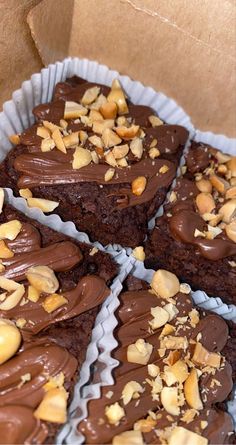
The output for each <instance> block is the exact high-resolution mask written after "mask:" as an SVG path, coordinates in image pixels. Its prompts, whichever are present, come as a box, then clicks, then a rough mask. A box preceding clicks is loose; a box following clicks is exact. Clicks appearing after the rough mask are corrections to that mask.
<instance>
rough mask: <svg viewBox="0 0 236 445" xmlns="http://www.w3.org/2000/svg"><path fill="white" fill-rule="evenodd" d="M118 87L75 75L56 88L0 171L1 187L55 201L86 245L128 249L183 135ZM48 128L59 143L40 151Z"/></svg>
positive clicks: (153, 206)
mask: <svg viewBox="0 0 236 445" xmlns="http://www.w3.org/2000/svg"><path fill="white" fill-rule="evenodd" d="M117 82H118V81H115V83H113V86H112V89H111V90H110V88H108V87H105V86H101V85H95V84H92V83H89V82H86V81H84V80H83V79H79V78H76V77H75V78H72V80H70V79H68V80H67V81H66V82H64V83H59V84H58V85H57V86H56V87H55V93H54V98H53V101H52V102H51V103H49V104H44V105H39V106H38V107H36V108H35V109H34V114H35V117H36V119H37V124H35V125H33V127H31V128H30V129H28V130H26V131H25V132H24V133H22V134H21V135H20V137H19V144H18V145H17V146H16V147H15V148H14V149H13V150H12V151H11V152H10V153H9V155H8V156H7V158H6V159H5V161H4V162H3V163H2V165H1V166H0V171H1V179H0V185H2V186H6V185H7V186H10V187H12V188H13V190H14V193H15V194H18V193H19V189H20V190H22V189H25V188H27V189H30V191H31V193H33V197H37V198H44V199H47V200H50V201H54V202H55V203H58V206H57V207H56V208H55V209H54V211H55V213H58V214H59V215H60V216H61V217H62V219H64V220H72V221H73V222H74V223H75V224H76V226H77V228H78V229H79V230H84V231H86V232H87V233H88V234H89V236H90V237H91V239H92V240H99V241H101V242H102V243H103V244H108V243H120V244H123V245H130V246H133V247H134V246H136V245H138V244H140V243H142V241H143V239H144V237H145V233H146V231H147V224H148V220H149V219H150V218H151V217H152V216H153V215H154V214H155V213H156V211H157V209H158V208H159V207H160V205H161V204H162V202H163V201H164V199H165V196H166V193H167V191H168V189H169V187H170V185H171V182H172V180H173V179H174V177H175V172H176V169H177V165H178V162H179V159H180V156H181V154H182V151H183V147H184V145H185V142H186V140H187V137H188V132H187V130H186V129H185V128H183V127H181V126H178V125H165V124H163V122H162V121H160V120H159V119H158V118H157V116H155V115H154V112H153V110H152V109H151V108H149V107H146V106H141V105H133V104H131V103H130V102H129V101H128V100H126V98H125V95H124V93H123V91H122V89H121V87H120V84H119V83H117ZM96 89H97V90H96ZM95 90H96V91H99V96H98V97H96V98H95V99H94V101H93V102H92V103H91V104H89V105H85V104H84V95H86V94H87V92H88V91H89V92H91V91H92V92H94V91H95ZM117 95H118V96H117ZM109 97H110V99H109ZM112 97H113V98H114V102H113V101H110V100H111V98H112ZM107 98H108V99H109V100H107ZM71 103H74V105H73V106H74V107H75V108H76V107H77V108H76V110H77V112H78V110H79V109H80V108H79V107H81V103H82V104H83V106H82V108H83V110H85V111H84V113H85V115H84V116H81V117H77V118H75V115H74V117H72V115H71V114H69V115H68V113H67V111H66V110H67V108H68V106H69V105H68V104H71ZM70 106H71V105H70ZM86 106H87V108H86ZM104 106H105V111H104ZM106 107H108V109H109V110H108V111H109V112H108V111H107V109H106ZM109 107H113V111H112V110H110V108H109ZM122 107H123V108H122ZM101 113H103V115H102V114H101ZM107 113H108V114H107ZM109 113H113V114H109ZM68 116H69V117H68ZM111 116H113V117H112V118H111ZM65 119H66V120H65ZM53 125H54V127H53ZM55 125H57V127H55ZM61 125H62V126H65V128H63V127H62V126H61ZM107 126H108V127H109V128H108V127H107ZM50 128H51V130H50ZM55 129H56V131H57V138H58V132H59V134H60V136H59V138H60V141H61V144H62V145H63V144H66V145H65V146H64V149H63V147H61V148H59V149H57V148H56V147H57V146H56V147H54V148H52V150H50V149H46V150H49V151H47V152H45V151H44V150H45V148H44V146H43V144H45V140H46V139H47V138H45V139H43V136H45V134H44V133H45V130H46V132H47V131H48V132H49V133H48V135H49V136H50V137H49V136H48V140H49V142H50V141H52V146H53V144H54V142H53V139H52V137H54V136H53V134H54V133H53V131H54V130H55ZM42 132H44V133H42ZM50 132H51V133H50ZM40 134H41V135H42V137H41V136H40ZM68 138H69V139H70V138H71V139H73V141H72V142H71V143H70V142H68ZM63 141H64V142H63ZM70 144H72V145H70ZM54 145H55V144H54ZM76 147H82V150H81V148H80V149H79V150H80V151H78V150H76ZM60 150H62V151H63V152H62V151H60ZM78 153H79V154H78ZM91 156H92V158H91ZM82 157H86V158H87V160H85V159H84V158H83V159H82ZM75 158H76V159H75ZM28 202H29V201H28Z"/></svg>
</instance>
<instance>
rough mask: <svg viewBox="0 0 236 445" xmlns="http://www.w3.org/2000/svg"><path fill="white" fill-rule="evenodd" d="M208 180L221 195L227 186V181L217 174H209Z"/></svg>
mask: <svg viewBox="0 0 236 445" xmlns="http://www.w3.org/2000/svg"><path fill="white" fill-rule="evenodd" d="M210 181H211V184H212V185H213V187H214V188H215V189H216V190H217V191H218V192H219V193H221V194H222V195H224V194H225V192H226V190H227V189H228V188H229V183H228V182H227V181H226V180H225V179H223V178H220V177H219V176H217V175H212V176H210Z"/></svg>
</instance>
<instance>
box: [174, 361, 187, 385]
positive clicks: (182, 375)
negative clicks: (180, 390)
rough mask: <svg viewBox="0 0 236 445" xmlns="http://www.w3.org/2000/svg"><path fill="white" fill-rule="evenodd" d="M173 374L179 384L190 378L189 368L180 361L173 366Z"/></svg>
mask: <svg viewBox="0 0 236 445" xmlns="http://www.w3.org/2000/svg"><path fill="white" fill-rule="evenodd" d="M171 372H172V373H173V374H174V376H175V378H176V381H177V382H178V383H183V382H185V380H186V379H187V377H188V367H187V365H186V363H185V362H184V361H183V360H178V361H177V362H175V364H174V365H173V366H171Z"/></svg>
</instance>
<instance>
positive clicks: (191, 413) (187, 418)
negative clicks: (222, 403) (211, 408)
mask: <svg viewBox="0 0 236 445" xmlns="http://www.w3.org/2000/svg"><path fill="white" fill-rule="evenodd" d="M198 414H199V413H198V411H197V410H196V409H193V408H189V409H187V410H186V411H185V413H184V415H183V417H181V419H180V420H182V422H184V423H191V422H192V421H193V419H194V417H195V416H196V415H198Z"/></svg>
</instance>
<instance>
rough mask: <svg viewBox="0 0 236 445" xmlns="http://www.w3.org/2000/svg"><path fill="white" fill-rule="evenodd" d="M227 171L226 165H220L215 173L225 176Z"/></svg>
mask: <svg viewBox="0 0 236 445" xmlns="http://www.w3.org/2000/svg"><path fill="white" fill-rule="evenodd" d="M227 171H228V169H227V167H226V165H223V164H220V165H219V166H218V167H217V172H218V173H221V174H223V175H225V174H226V173H227Z"/></svg>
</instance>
